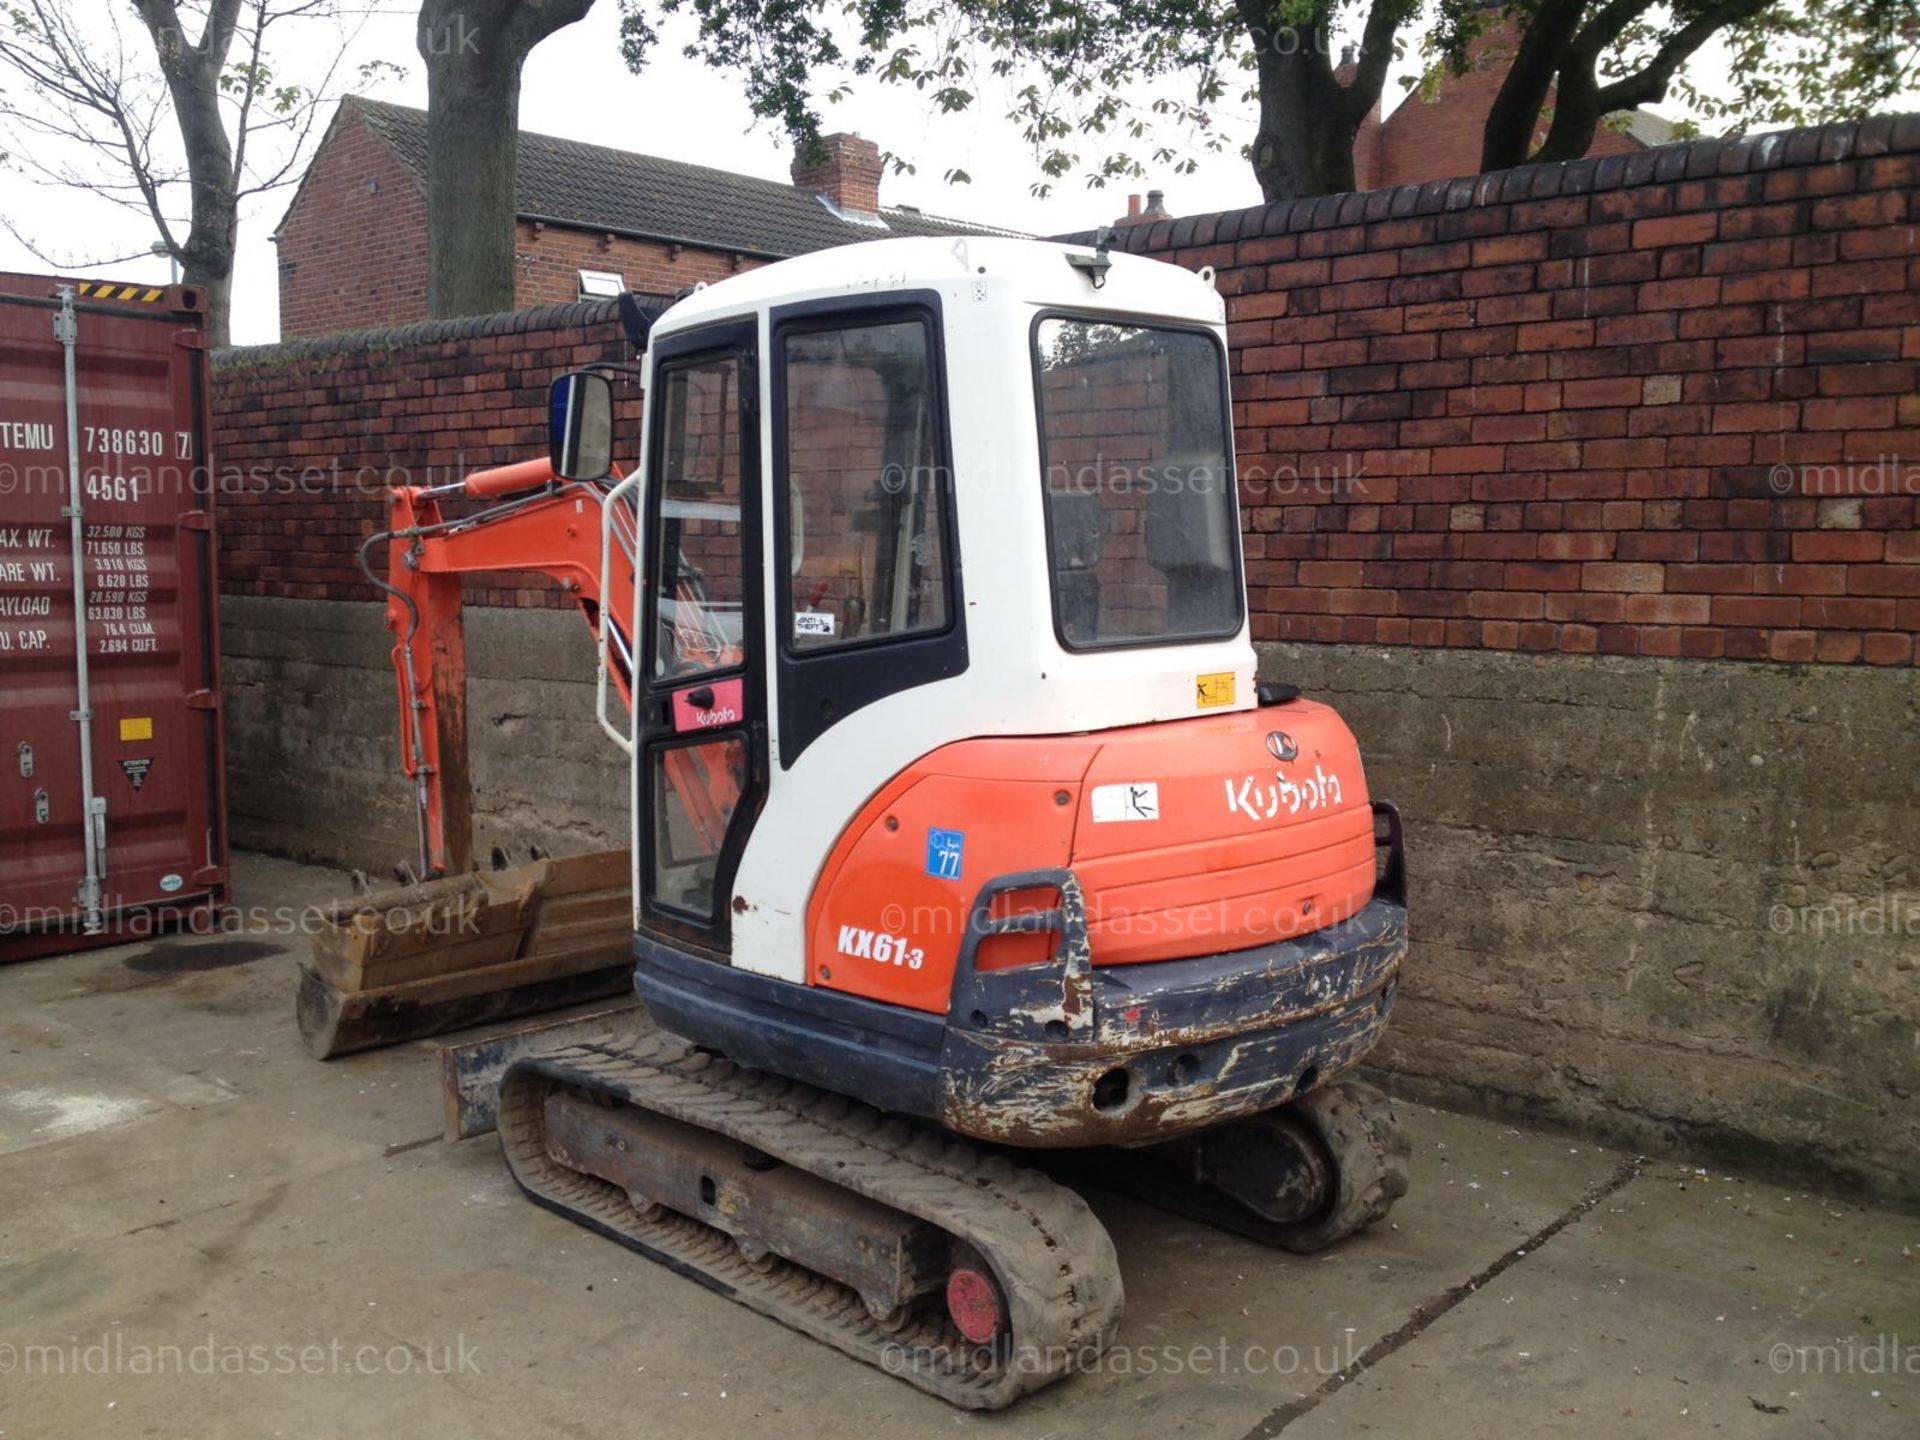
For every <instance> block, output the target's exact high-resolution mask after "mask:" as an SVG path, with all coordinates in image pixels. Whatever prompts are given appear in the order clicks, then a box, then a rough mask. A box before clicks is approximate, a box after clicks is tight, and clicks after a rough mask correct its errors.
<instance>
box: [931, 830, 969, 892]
mask: <svg viewBox="0 0 1920 1440" xmlns="http://www.w3.org/2000/svg"><path fill="white" fill-rule="evenodd" d="M966 853H967V832H966V831H964V830H928V831H927V874H929V875H932V876H934V877H935V878H936V879H940V880H958V879H959V878H960V869H961V866H962V864H963V863H964V862H965V859H966Z"/></svg>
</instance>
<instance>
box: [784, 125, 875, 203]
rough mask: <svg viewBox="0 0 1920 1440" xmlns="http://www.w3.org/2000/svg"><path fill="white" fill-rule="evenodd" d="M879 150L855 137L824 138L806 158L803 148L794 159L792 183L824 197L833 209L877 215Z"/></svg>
mask: <svg viewBox="0 0 1920 1440" xmlns="http://www.w3.org/2000/svg"><path fill="white" fill-rule="evenodd" d="M884 169H885V167H884V166H883V165H882V164H881V162H880V147H879V146H878V145H876V144H874V143H873V141H871V140H862V139H861V138H860V137H859V136H858V135H848V134H840V135H823V136H821V137H820V148H819V150H818V151H817V152H816V153H815V154H814V155H813V156H812V157H809V156H808V154H807V152H806V150H805V148H804V147H802V148H801V149H799V150H797V151H796V152H795V154H794V157H793V172H792V173H793V183H794V184H795V185H796V186H797V187H798V188H800V189H802V190H810V191H812V192H813V193H814V194H816V195H819V196H822V197H824V198H825V199H826V200H827V201H828V202H830V203H831V204H832V205H833V207H834V208H835V209H836V210H846V211H852V212H854V213H857V214H861V215H877V214H879V213H880V176H881V174H882V172H883V171H884Z"/></svg>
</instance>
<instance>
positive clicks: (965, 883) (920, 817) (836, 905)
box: [807, 700, 1375, 1013]
mask: <svg viewBox="0 0 1920 1440" xmlns="http://www.w3.org/2000/svg"><path fill="white" fill-rule="evenodd" d="M934 830H941V831H947V832H958V833H959V834H961V835H963V836H964V837H965V838H964V849H963V852H962V858H961V861H960V873H959V875H958V876H957V877H954V876H951V875H947V874H936V873H933V872H934V870H935V868H936V867H935V866H934V864H933V863H932V860H931V858H930V855H929V843H930V840H929V836H930V832H931V831H934ZM1069 868H1070V869H1072V870H1073V872H1074V873H1075V874H1076V875H1077V876H1078V877H1079V880H1080V883H1081V887H1082V889H1083V891H1084V894H1085V898H1086V907H1087V919H1088V931H1089V937H1090V939H1091V942H1092V949H1093V963H1094V964H1095V965H1126V964H1138V963H1143V962H1148V961H1154V960H1170V959H1177V958H1183V957H1187V956H1193V955H1207V954H1218V953H1222V952H1227V951H1233V950H1244V949H1247V948H1249V947H1252V946H1256V945H1264V944H1269V943H1272V942H1274V941H1278V940H1287V939H1292V938H1294V937H1296V936H1300V935H1305V934H1309V933H1311V932H1313V931H1315V930H1319V929H1321V928H1323V927H1325V926H1327V925H1331V924H1334V923H1336V922H1338V921H1341V920H1344V919H1347V918H1348V917H1349V916H1352V915H1354V914H1356V913H1358V912H1359V911H1360V910H1361V909H1363V908H1364V907H1365V906H1366V904H1367V903H1368V901H1370V900H1371V899H1372V898H1373V886H1374V875H1375V857H1374V839H1373V814H1372V806H1371V802H1370V797H1369V795H1368V793H1367V783H1366V776H1365V773H1364V772H1363V770H1362V768H1361V763H1360V753H1359V748H1358V747H1357V745H1356V744H1355V743H1354V739H1353V735H1352V732H1350V731H1349V730H1348V729H1347V727H1346V724H1345V722H1344V721H1342V720H1341V719H1340V717H1339V715H1338V714H1336V713H1335V712H1334V711H1333V710H1332V709H1331V708H1329V707H1327V706H1325V705H1320V704H1316V703H1314V702H1312V701H1306V700H1296V701H1294V702H1292V703H1290V704H1287V705H1283V706H1275V707H1270V708H1263V709H1260V710H1252V711H1241V712H1236V713H1234V714H1230V715H1219V716H1209V717H1205V718H1196V719H1192V720H1182V721H1172V722H1166V723H1161V724H1154V725H1139V726H1129V727H1126V728H1123V729H1117V730H1111V731H1104V732H1099V733H1094V734H1082V735H1070V736H1054V737H1016V738H1005V739H998V738H996V739H979V740H963V741H960V742H958V743H956V744H952V745H948V746H944V747H943V748H941V749H939V750H936V751H934V752H933V753H931V754H930V755H927V756H926V757H925V758H923V759H921V760H919V761H917V762H915V763H914V764H913V765H912V766H910V767H908V769H906V770H905V771H903V772H902V773H901V774H900V775H898V776H896V777H895V778H894V780H893V781H892V782H890V783H889V784H888V785H887V786H886V787H885V788H884V789H882V790H881V791H880V793H879V794H877V795H876V796H875V797H874V798H873V800H872V801H871V802H869V803H868V804H867V805H866V806H865V807H864V808H863V809H862V810H861V812H860V813H859V815H857V816H856V817H855V818H854V820H853V822H852V823H851V824H850V825H849V826H848V827H847V829H846V830H845V832H844V833H843V834H842V835H841V838H840V841H839V843H838V844H837V845H836V846H835V848H834V850H833V853H832V854H831V855H830V856H829V857H828V860H827V863H826V866H825V867H824V869H823V870H822V872H821V875H820V880H819V882H818V884H817V885H816V886H815V887H814V892H813V898H812V901H811V903H810V905H809V907H808V914H807V934H808V955H807V962H808V964H807V974H808V979H809V982H810V983H812V984H815V985H822V986H826V987H829V988H831V989H836V990H845V991H848V992H850V993H853V994H856V995H862V996H866V997H868V998H870V999H874V1000H879V1001H883V1002H885V1003H888V1004H893V1005H904V1006H909V1007H911V1008H913V1009H916V1010H927V1011H932V1012H935V1013H944V1012H945V1011H946V1009H947V1007H948V1002H949V997H950V995H951V991H952V984H953V972H954V965H955V962H956V961H957V960H958V958H959V955H960V952H961V945H962V941H963V940H964V938H965V935H966V931H967V925H968V921H969V911H970V908H971V907H972V905H973V903H974V897H975V896H976V894H977V893H978V891H979V890H980V887H981V886H982V885H983V884H984V883H986V882H987V881H989V880H991V879H993V878H995V877H996V876H1000V875H1005V874H1009V873H1013V872H1018V871H1026V870H1046V869H1069ZM1013 900H1014V903H1015V905H1016V906H1017V907H1018V908H1022V909H1025V908H1033V909H1041V908H1046V906H1047V905H1049V904H1051V903H1052V902H1051V898H1050V896H1048V895H1046V894H1045V893H1043V892H1028V893H1027V894H1026V895H1020V896H1015V897H1013ZM882 937H884V940H883V938H882ZM1053 946H1054V937H1053V936H1051V935H1044V934H1042V935H1020V936H1006V937H995V938H992V939H990V940H988V941H987V942H985V944H984V945H983V946H982V948H981V952H980V956H979V964H980V967H981V968H982V969H997V968H1001V967H1004V966H1008V965H1017V964H1029V963H1035V962H1038V961H1041V960H1044V959H1046V958H1047V957H1048V956H1049V955H1050V954H1051V953H1052V950H1053Z"/></svg>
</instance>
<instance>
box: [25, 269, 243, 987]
mask: <svg viewBox="0 0 1920 1440" xmlns="http://www.w3.org/2000/svg"><path fill="white" fill-rule="evenodd" d="M45 283H46V285H47V290H51V288H52V283H51V282H45ZM82 288H85V287H82ZM47 290H43V291H42V295H39V296H26V297H0V331H3V333H4V336H5V340H6V350H7V352H8V353H7V356H6V359H5V362H4V365H5V374H4V377H3V378H4V385H3V386H0V465H4V464H7V463H9V462H10V463H11V467H12V468H11V469H10V470H0V484H3V483H5V477H7V476H8V475H10V476H11V477H12V479H13V481H14V485H15V489H14V503H12V504H9V505H7V506H5V507H4V518H0V675H3V676H4V689H5V690H6V692H7V700H8V703H7V705H6V707H5V712H4V713H5V720H4V722H3V724H4V728H3V730H0V758H3V759H4V768H0V905H4V906H5V907H7V908H8V911H10V912H11V913H0V958H7V954H6V950H7V943H8V942H7V935H6V933H5V932H7V931H19V930H22V929H25V930H31V931H76V930H84V929H86V928H89V922H92V923H93V924H94V925H97V926H102V927H104V928H106V929H109V930H114V929H121V928H125V927H126V926H127V923H128V921H129V917H131V916H134V915H137V914H142V913H145V912H146V911H147V910H148V908H149V907H162V906H163V907H167V908H168V909H170V910H171V909H177V908H178V907H181V906H183V905H190V904H195V903H199V902H202V901H205V900H207V899H208V898H209V897H212V896H214V895H216V894H217V893H221V892H223V890H224V884H225V880H226V869H225V840H224V836H223V835H222V833H221V825H222V809H223V807H222V795H221V770H222V764H221V741H220V724H219V681H218V671H217V666H218V645H217V639H216V636H215V618H214V616H215V606H216V604H217V601H216V598H215V589H214V569H213V531H212V523H211V521H212V515H211V505H210V489H211V486H210V472H209V466H208V456H207V424H206V414H207V396H206V393H205V376H206V368H205V362H206V353H205V349H204V344H203V339H202V333H201V330H200V326H199V317H198V315H197V314H194V313H192V312H185V313H180V312H175V311H174V310H173V308H172V303H171V302H172V301H173V300H174V299H175V298H176V297H177V295H178V292H176V291H173V290H170V289H160V290H154V291H149V292H146V293H148V294H152V295H155V296H158V297H160V298H159V300H158V303H156V304H154V306H153V308H151V309H149V310H146V311H143V310H141V309H140V308H136V307H129V306H126V305H99V304H91V303H88V302H87V301H86V300H85V299H81V300H79V301H78V302H77V303H76V304H74V305H73V307H72V309H71V310H70V311H66V312H63V310H62V308H61V307H60V305H59V303H58V301H57V299H54V300H48V299H43V298H42V296H44V295H46V293H47ZM67 324H70V325H71V327H72V328H71V334H72V336H73V339H74V343H73V347H72V358H73V372H74V378H75V385H74V391H75V411H74V416H73V420H74V428H73V440H74V441H76V442H77V447H78V458H79V466H78V468H79V484H78V486H77V487H76V486H75V485H74V484H73V483H72V479H71V475H70V466H69V457H68V446H69V416H68V381H67V358H68V355H67V346H66V345H65V344H64V343H63V340H62V333H63V326H65V325H67ZM76 498H77V507H76V505H75V502H76ZM75 508H77V510H78V520H79V523H78V527H77V530H78V533H77V536H76V533H75V530H76V527H75V524H74V518H73V510H74V509H75ZM76 569H77V570H78V573H79V577H80V584H79V586H78V590H77V592H76V585H75V572H76ZM89 809H91V812H92V815H91V819H92V824H91V826H90V825H89V823H88V822H89ZM89 835H91V837H92V846H91V848H92V849H93V852H94V872H95V876H96V880H97V890H96V892H95V894H94V895H93V896H89V894H88V893H87V878H88V866H87V858H88V849H89ZM90 902H91V903H90ZM40 948H42V949H44V948H47V947H44V946H42V947H40Z"/></svg>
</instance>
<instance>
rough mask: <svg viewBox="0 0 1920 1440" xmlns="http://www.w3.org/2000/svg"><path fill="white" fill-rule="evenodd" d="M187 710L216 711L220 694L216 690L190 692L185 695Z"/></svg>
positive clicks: (218, 706)
mask: <svg viewBox="0 0 1920 1440" xmlns="http://www.w3.org/2000/svg"><path fill="white" fill-rule="evenodd" d="M187 708H188V709H189V710H218V709H219V708H220V692H219V691H218V690H192V691H189V692H188V693H187Z"/></svg>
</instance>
